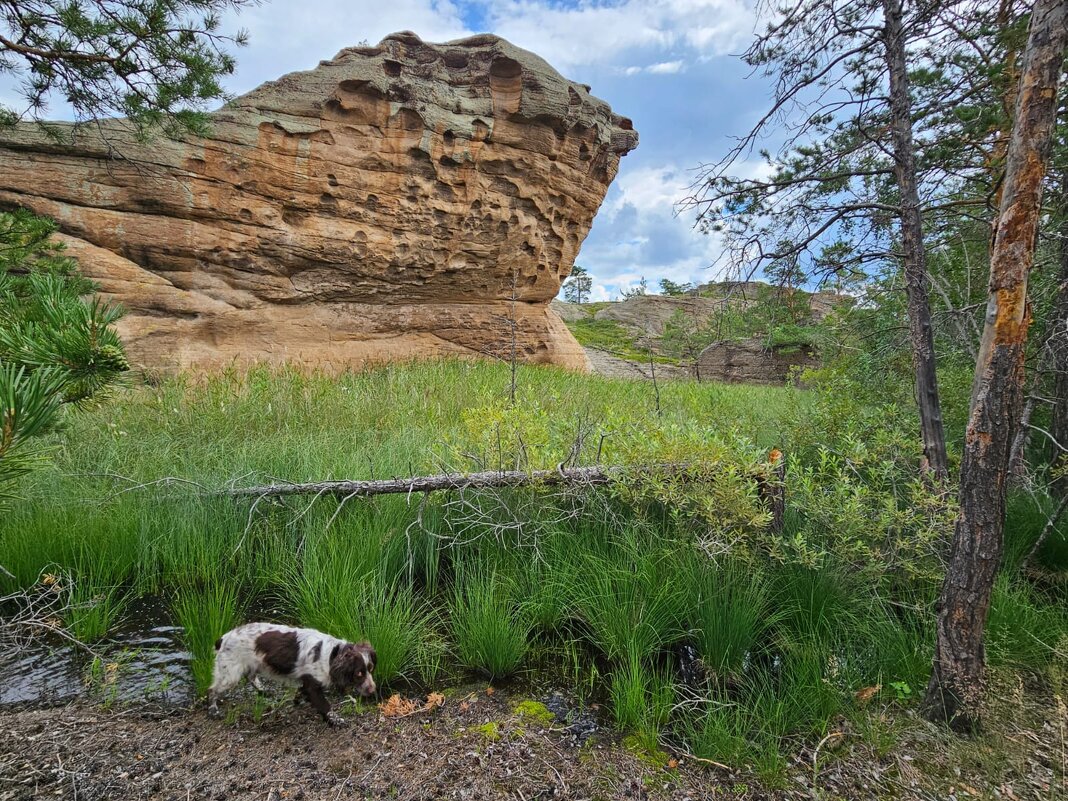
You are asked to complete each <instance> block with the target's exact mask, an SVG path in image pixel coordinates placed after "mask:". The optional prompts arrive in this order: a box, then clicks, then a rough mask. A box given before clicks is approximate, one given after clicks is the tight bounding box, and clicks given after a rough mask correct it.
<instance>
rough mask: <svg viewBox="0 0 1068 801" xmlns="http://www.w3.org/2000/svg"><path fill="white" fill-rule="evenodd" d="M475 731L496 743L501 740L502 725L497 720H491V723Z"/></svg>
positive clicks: (484, 724)
mask: <svg viewBox="0 0 1068 801" xmlns="http://www.w3.org/2000/svg"><path fill="white" fill-rule="evenodd" d="M475 731H477V732H478V733H479V734H481V735H482V736H483V737H485V738H486V739H487V740H489V741H490V742H494V743H495V742H497V741H498V740H499V739H501V724H499V723H498V722H497V721H495V720H491V721H490V722H489V723H483V724H482V725H481V726H478V727H476V728H475Z"/></svg>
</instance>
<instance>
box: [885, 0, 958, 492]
mask: <svg viewBox="0 0 1068 801" xmlns="http://www.w3.org/2000/svg"><path fill="white" fill-rule="evenodd" d="M902 16H903V15H902V10H901V0H883V18H884V29H883V42H884V44H885V46H886V65H887V68H888V71H889V75H890V126H891V133H892V136H893V145H894V174H895V175H896V176H897V186H898V190H899V191H900V193H901V246H902V250H903V251H904V254H905V292H906V295H907V299H908V318H909V320H908V322H909V344H910V346H911V349H912V368H913V372H914V373H915V382H916V405H917V407H918V408H919V412H920V434H921V436H922V438H923V453H924V456H925V457H926V461H927V467H928V468H929V469H930V470H932V471H933V472H934V474H935V476H936V477H937V478H938V479H939V480H942V481H944V480H945V479H947V478H948V477H949V464H948V460H947V459H946V435H945V432H944V430H943V426H942V406H941V403H940V401H939V398H938V377H937V374H936V372H935V351H934V334H933V331H932V327H931V304H930V301H929V299H928V294H927V292H928V287H927V283H928V277H927V254H926V252H925V251H924V246H923V226H922V223H921V220H920V197H919V190H918V189H917V186H916V155H915V149H914V147H913V143H912V103H911V100H910V98H909V83H908V70H907V66H906V61H905V35H904V31H903V25H902Z"/></svg>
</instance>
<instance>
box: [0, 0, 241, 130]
mask: <svg viewBox="0 0 1068 801" xmlns="http://www.w3.org/2000/svg"><path fill="white" fill-rule="evenodd" d="M252 2H254V0H0V74H3V73H14V74H15V75H16V76H18V77H20V78H22V81H21V83H20V86H19V92H20V94H21V97H22V100H23V101H24V105H23V106H22V108H4V107H3V106H0V124H5V123H6V124H13V123H15V122H17V121H19V120H20V119H24V118H29V119H33V120H40V119H41V114H42V112H43V111H44V110H45V109H46V108H47V106H48V100H49V98H50V97H52V96H59V97H62V98H63V99H64V100H66V101H67V103H69V104H70V107H71V109H72V110H73V112H74V117H75V119H76V120H77V121H82V122H85V121H90V120H94V119H98V118H100V117H112V116H121V117H125V118H126V119H127V120H128V121H129V122H130V123H131V124H132V125H133V126H134V127H135V128H136V129H137V130H138V131H139V132H141V133H148V132H150V131H151V130H152V129H154V128H162V129H163V130H165V131H166V132H167V133H170V134H178V133H181V132H183V131H190V132H193V133H202V132H203V131H204V129H205V125H206V117H205V116H204V114H203V113H202V109H203V108H204V107H205V105H206V104H209V103H212V102H214V101H217V100H219V99H221V98H223V97H225V92H224V90H223V88H222V85H221V84H220V83H219V77H220V76H222V75H228V74H230V73H232V72H233V71H234V59H233V56H231V55H230V54H229V53H228V52H227V51H226V49H225V46H226V45H228V44H238V45H241V44H244V42H245V40H246V34H245V33H244V32H238V33H236V34H234V35H227V34H224V33H222V32H220V30H219V27H220V17H219V14H220V12H222V11H225V10H227V9H240V8H241V7H243V6H247V5H249V4H250V3H252Z"/></svg>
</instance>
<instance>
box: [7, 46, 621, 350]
mask: <svg viewBox="0 0 1068 801" xmlns="http://www.w3.org/2000/svg"><path fill="white" fill-rule="evenodd" d="M63 132H64V134H65V142H64V143H63V144H57V143H55V142H53V141H51V140H50V139H49V138H47V137H46V136H44V135H43V133H42V132H41V131H40V130H39V129H37V128H36V127H33V126H28V125H26V126H20V127H19V128H17V129H15V130H14V131H8V132H4V133H3V134H2V135H0V205H3V206H8V207H10V206H15V205H21V206H25V207H28V208H30V209H32V210H34V211H36V212H38V213H40V214H45V215H48V216H50V217H53V218H54V219H56V220H57V221H58V223H59V225H60V229H61V231H62V237H61V238H62V240H63V241H64V242H65V243H66V244H67V247H68V250H69V252H70V253H71V254H72V255H74V256H76V257H77V258H78V259H79V261H80V262H81V265H82V269H83V271H84V272H85V273H86V274H88V275H89V276H90V277H92V278H94V279H95V280H96V281H97V282H98V283H99V284H100V285H101V287H102V290H103V291H104V292H105V293H106V294H108V295H110V296H113V297H115V298H117V299H118V300H120V301H122V302H123V303H124V304H125V305H126V306H127V307H128V309H129V312H130V313H129V315H128V316H127V317H126V318H125V320H124V321H123V323H122V333H123V335H124V337H125V339H126V341H127V342H128V345H129V351H130V354H131V357H132V358H133V360H134V361H135V362H138V363H140V364H142V365H148V366H153V367H158V368H176V367H188V366H194V365H195V366H207V367H212V366H219V365H223V364H229V363H231V362H233V361H238V362H247V361H263V360H267V361H284V360H287V361H298V362H301V363H310V364H317V365H322V366H332V367H341V366H347V365H352V364H359V363H362V362H366V361H377V360H386V359H394V358H407V357H413V356H424V355H433V354H442V353H455V354H477V353H482V354H495V355H502V354H506V353H508V352H509V351H510V348H511V332H512V328H513V326H512V325H511V323H510V322H509V321H510V320H514V321H515V326H514V328H515V331H516V340H517V345H518V350H519V354H520V357H521V358H523V359H525V360H528V361H534V362H553V363H557V364H562V365H567V366H570V367H575V368H580V369H581V368H585V367H586V365H587V362H586V357H585V354H584V353H583V351H582V349H581V348H580V347H579V346H578V345H577V343H576V342H575V340H574V338H573V337H572V336H571V334H570V332H569V331H568V330H567V328H566V327H565V326H564V324H563V323H562V322H561V321H560V319H559V318H558V317H557V316H556V315H555V314H554V313H552V312H550V310H549V307H548V305H549V301H550V300H551V299H552V298H553V297H554V296H555V295H556V294H557V291H558V290H559V288H560V282H561V280H562V279H564V278H566V277H567V274H568V272H569V271H570V269H571V265H572V264H573V263H574V258H575V255H576V254H577V252H578V249H579V246H580V244H581V243H582V240H583V239H584V238H585V236H586V234H587V232H588V231H589V227H590V224H591V222H592V220H593V217H594V214H595V213H596V212H597V209H598V207H599V206H600V204H601V201H602V200H603V199H604V195H605V192H606V191H607V189H608V185H609V183H610V182H611V181H612V179H613V178H614V177H615V174H616V171H617V169H618V166H619V159H620V157H621V156H623V155H625V154H626V153H627V152H629V151H630V150H632V149H633V148H634V147H635V146H636V145H637V141H638V135H637V133H636V132H635V131H634V130H633V127H632V125H631V123H630V121H629V120H627V119H625V118H623V117H620V116H618V115H616V114H613V113H612V111H611V109H610V108H609V107H608V105H607V104H605V103H604V102H603V101H601V100H598V99H596V98H594V97H593V96H591V95H590V91H589V87H587V86H582V85H579V84H576V83H572V82H570V81H568V80H566V79H564V78H563V77H561V76H560V75H559V73H557V72H556V71H555V70H553V69H552V67H550V66H549V65H548V64H546V63H545V62H544V61H542V60H541V59H540V58H538V57H537V56H535V55H534V54H532V53H528V52H526V51H524V50H520V49H519V48H516V47H514V46H513V45H511V44H509V43H508V42H506V41H504V40H502V39H500V38H498V37H495V36H488V35H485V36H475V37H471V38H468V39H463V40H459V41H455V42H449V43H446V44H441V45H434V44H428V43H425V42H423V41H421V40H420V39H419V38H418V37H417V36H415V34H412V33H407V32H405V33H398V34H393V35H391V36H387V37H386V38H385V39H383V40H382V42H381V43H380V44H378V45H377V46H375V47H355V48H347V49H345V50H342V51H341V52H340V53H338V55H337V56H336V57H335V58H334V59H332V60H330V61H324V62H322V63H321V64H320V65H319V66H318V67H317V68H315V69H314V70H311V71H309V72H299V73H293V74H290V75H286V76H284V77H282V78H280V79H278V80H277V81H271V82H269V83H266V84H264V85H263V86H260V87H259V88H257V89H255V90H253V91H252V92H250V93H248V94H247V95H244V96H242V97H240V98H238V99H236V100H234V101H233V102H232V103H230V104H228V105H227V106H226V107H224V108H222V109H220V110H219V111H217V112H215V113H214V114H213V115H212V132H211V135H210V138H205V139H188V140H186V141H184V142H174V141H170V140H163V139H158V140H155V141H151V142H149V143H141V142H138V141H136V140H135V139H134V138H133V137H132V136H131V134H130V133H129V131H128V130H127V129H126V127H125V126H124V125H123V123H122V121H121V120H120V121H105V122H104V123H103V124H101V125H100V126H93V127H91V128H89V127H87V128H83V129H81V130H80V131H77V132H75V131H70V130H66V129H63Z"/></svg>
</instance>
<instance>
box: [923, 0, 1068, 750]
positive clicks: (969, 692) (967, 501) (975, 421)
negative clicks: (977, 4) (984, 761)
mask: <svg viewBox="0 0 1068 801" xmlns="http://www.w3.org/2000/svg"><path fill="white" fill-rule="evenodd" d="M1066 44H1068V0H1038V1H1037V2H1036V3H1035V6H1034V10H1033V11H1032V15H1031V28H1030V32H1029V34H1028V42H1027V49H1026V52H1025V54H1024V58H1023V67H1022V69H1021V72H1020V88H1019V92H1018V94H1017V100H1016V115H1015V117H1014V123H1013V128H1012V136H1011V139H1010V142H1009V148H1008V153H1007V155H1006V171H1005V185H1004V191H1003V195H1002V199H1001V207H1000V210H999V213H998V222H997V232H996V235H995V237H994V247H993V252H992V253H991V258H990V292H989V299H988V304H987V315H986V322H985V325H984V328H983V339H982V343H981V345H980V348H979V358H978V359H977V361H976V366H975V380H974V384H973V389H972V408H971V412H970V416H969V419H968V430H967V435H966V437H965V446H964V459H963V462H962V465H961V481H960V515H959V517H958V518H957V523H956V528H955V531H954V534H953V547H952V551H951V554H950V561H949V567H948V569H947V571H946V578H945V581H944V583H943V584H942V593H941V597H940V598H939V603H938V613H937V622H936V641H935V657H934V665H933V670H932V673H931V681H930V684H929V685H928V687H927V696H926V699H925V701H924V711H925V714H926V715H927V717H929V718H930V719H932V720H936V721H945V722H947V723H949V725H950V726H951V727H952V728H954V729H955V730H958V731H972V730H974V729H975V728H976V727H977V726H978V723H979V716H980V708H981V701H982V691H983V680H984V672H985V649H984V643H983V633H984V628H985V626H986V619H987V613H988V611H989V609H990V596H991V594H992V592H993V587H994V578H995V576H996V574H997V570H998V567H999V566H1000V563H1001V552H1002V533H1003V529H1004V525H1005V485H1006V479H1007V474H1008V467H1009V449H1010V446H1011V444H1012V440H1013V434H1014V433H1015V427H1016V425H1018V423H1019V420H1020V408H1021V405H1022V399H1023V398H1022V396H1023V382H1024V369H1023V368H1024V351H1025V346H1026V344H1027V328H1028V325H1029V323H1030V312H1029V309H1028V305H1027V278H1028V272H1029V271H1030V269H1031V264H1032V261H1033V259H1034V250H1035V239H1036V235H1037V232H1038V221H1039V211H1040V208H1041V199H1042V180H1043V177H1044V175H1045V171H1046V161H1047V159H1048V154H1049V148H1050V143H1051V139H1052V129H1053V121H1054V116H1055V113H1056V107H1055V102H1056V98H1057V85H1058V82H1059V80H1060V75H1061V67H1062V64H1063V61H1064V50H1065V46H1066Z"/></svg>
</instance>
